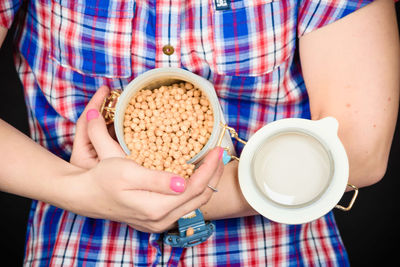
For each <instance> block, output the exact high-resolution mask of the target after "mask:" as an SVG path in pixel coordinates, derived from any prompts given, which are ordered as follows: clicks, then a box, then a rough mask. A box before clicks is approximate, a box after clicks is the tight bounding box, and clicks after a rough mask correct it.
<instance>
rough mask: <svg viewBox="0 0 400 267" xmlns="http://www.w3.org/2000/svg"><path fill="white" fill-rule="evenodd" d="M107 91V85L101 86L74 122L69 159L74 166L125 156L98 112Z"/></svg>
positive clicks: (87, 166) (86, 167) (94, 163)
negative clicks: (72, 141) (73, 137)
mask: <svg viewBox="0 0 400 267" xmlns="http://www.w3.org/2000/svg"><path fill="white" fill-rule="evenodd" d="M109 92H110V90H109V89H108V87H107V86H101V87H100V88H99V89H98V90H97V92H96V93H95V94H94V96H93V97H92V99H91V100H90V102H89V103H88V105H87V106H86V108H85V110H84V111H83V113H82V115H81V116H80V117H79V119H78V121H77V123H76V134H75V139H74V144H73V147H72V155H71V159H70V162H71V163H72V164H74V165H76V166H79V167H81V168H85V169H90V168H92V167H94V166H95V165H96V164H97V163H98V162H99V161H100V160H101V159H104V158H111V157H120V158H123V157H125V153H124V151H123V150H122V148H121V147H120V145H119V144H118V143H117V142H116V141H115V140H114V139H113V138H112V137H111V136H110V134H109V133H108V130H107V126H106V124H105V122H104V120H103V119H102V117H101V116H100V114H99V112H98V110H99V109H100V107H101V105H102V103H103V101H104V99H105V98H106V97H107V95H108V94H109ZM91 120H93V121H92V123H89V121H91ZM95 147H96V149H95Z"/></svg>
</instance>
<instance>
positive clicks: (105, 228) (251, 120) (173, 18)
mask: <svg viewBox="0 0 400 267" xmlns="http://www.w3.org/2000/svg"><path fill="white" fill-rule="evenodd" d="M370 1H371V0H253V1H246V0H230V1H220V0H218V1H217V0H215V1H214V0H202V1H200V0H197V1H195V0H186V1H179V0H159V1H157V4H156V1H155V0H142V1H134V0H96V1H95V0H31V1H30V3H29V6H28V13H27V16H26V20H25V22H24V27H23V32H22V35H21V37H20V39H19V49H20V52H21V53H20V54H18V55H16V57H15V58H16V67H17V70H18V72H19V74H20V77H21V80H22V82H23V84H24V88H25V98H26V103H27V106H28V113H29V117H30V118H29V119H30V120H29V121H30V126H31V137H32V138H33V139H34V140H35V141H37V142H38V143H40V144H41V145H43V146H45V147H47V148H48V149H49V150H50V151H52V152H53V153H55V154H57V155H58V156H60V157H62V158H64V159H67V160H68V158H69V156H70V153H71V147H72V142H73V138H74V125H75V122H76V120H77V119H78V117H79V115H80V114H81V112H82V111H83V109H84V107H85V105H86V104H87V103H88V101H89V99H90V98H91V96H92V95H93V94H94V93H95V91H96V89H97V88H98V87H100V86H101V85H103V84H106V85H108V86H109V87H111V88H113V89H123V88H124V87H125V86H126V85H127V84H128V83H129V82H130V81H131V80H132V79H133V78H135V77H136V76H138V75H139V74H141V73H143V72H145V71H146V70H149V69H152V68H158V67H166V66H173V67H180V68H184V69H187V70H189V71H191V72H193V73H196V74H198V75H200V76H203V77H205V78H206V79H208V80H210V81H211V82H212V83H213V84H214V86H215V89H216V91H217V94H218V96H219V97H220V103H221V105H222V108H223V110H224V112H225V115H226V121H227V123H228V124H229V125H230V126H232V127H234V128H235V129H236V130H237V132H238V133H239V136H240V137H241V138H244V139H248V138H249V137H250V136H251V135H252V134H253V133H254V132H255V131H257V130H258V129H259V128H261V127H262V126H263V125H265V124H266V123H268V122H271V121H274V120H277V119H281V118H287V117H303V118H309V117H310V111H309V102H308V97H307V93H306V87H305V84H304V80H303V78H302V75H301V69H300V64H299V55H298V52H297V51H298V50H297V41H296V40H297V39H298V38H299V37H301V36H302V35H303V34H306V33H308V32H311V31H313V30H315V29H317V28H319V27H322V26H324V25H327V24H329V23H331V22H333V21H335V20H337V19H340V18H342V17H343V16H345V15H347V14H349V13H351V12H353V11H355V10H356V9H358V8H360V7H362V6H364V5H365V4H367V3H368V2H370ZM224 2H226V3H227V4H228V9H221V3H224ZM20 5H21V3H20V1H18V0H1V1H0V25H3V26H5V27H9V26H10V24H11V22H12V18H13V16H14V15H15V13H16V11H17V10H18V8H19V6H20ZM167 44H169V45H171V46H173V48H174V50H175V52H174V53H173V54H172V55H166V54H164V53H163V46H165V45H167ZM235 146H236V149H237V151H238V152H240V151H241V149H242V147H241V146H240V143H239V144H237V143H236V144H235ZM215 224H216V232H215V234H213V235H212V237H211V238H210V239H208V240H207V241H206V242H204V243H202V244H200V245H198V246H195V247H192V248H187V249H181V248H171V247H169V246H166V245H163V244H162V242H159V241H158V240H159V237H160V235H159V234H148V233H143V232H139V231H136V230H135V229H133V228H130V227H128V226H127V225H126V224H122V223H116V222H111V221H107V220H100V219H91V218H85V217H82V216H79V215H76V214H73V213H70V212H67V211H64V210H61V209H58V208H56V207H53V206H50V205H48V204H45V203H42V202H36V201H35V202H34V203H33V205H32V209H31V213H30V219H29V226H28V234H27V245H26V256H25V264H26V265H27V266H48V265H52V266H75V265H79V266H81V265H82V266H87V265H90V266H93V265H95V266H108V265H115V266H120V265H121V266H122V265H123V266H148V265H168V266H176V265H179V266H225V265H232V266H266V265H268V266H293V265H298V266H303V265H307V266H313V265H324V266H346V265H348V259H347V254H346V251H345V248H344V246H343V244H342V241H341V238H340V236H339V233H338V230H337V227H336V224H335V221H334V217H333V215H332V213H329V214H327V215H326V216H324V217H322V218H320V219H318V220H316V221H313V222H311V223H307V224H303V225H284V224H278V223H275V222H272V221H269V220H268V219H267V218H264V217H262V216H251V217H245V218H236V219H228V220H219V221H216V222H215Z"/></svg>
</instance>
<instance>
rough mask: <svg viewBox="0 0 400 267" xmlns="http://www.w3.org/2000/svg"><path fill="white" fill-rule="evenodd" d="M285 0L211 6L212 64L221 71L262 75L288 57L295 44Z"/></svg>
mask: <svg viewBox="0 0 400 267" xmlns="http://www.w3.org/2000/svg"><path fill="white" fill-rule="evenodd" d="M288 2H289V1H287V0H254V1H248V0H231V1H230V9H226V10H218V9H217V8H216V4H215V1H214V9H213V12H212V13H213V16H212V17H213V21H212V24H213V25H212V27H213V48H214V49H213V50H214V56H213V57H212V62H211V64H210V65H211V68H212V69H213V70H214V71H215V72H217V73H218V74H221V75H228V76H261V75H264V74H267V73H270V72H272V71H273V70H274V69H275V68H277V67H278V66H279V65H281V64H282V63H283V62H285V60H287V59H288V58H289V57H290V55H291V53H292V51H293V49H294V47H295V31H294V29H295V23H294V22H293V18H292V19H290V16H289V14H291V12H294V10H292V7H290V6H287V5H288Z"/></svg>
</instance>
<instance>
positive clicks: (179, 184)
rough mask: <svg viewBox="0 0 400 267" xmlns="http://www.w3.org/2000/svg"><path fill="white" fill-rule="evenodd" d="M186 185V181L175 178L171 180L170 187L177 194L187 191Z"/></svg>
mask: <svg viewBox="0 0 400 267" xmlns="http://www.w3.org/2000/svg"><path fill="white" fill-rule="evenodd" d="M185 185H186V181H185V179H183V178H182V177H179V176H174V177H172V178H171V182H170V184H169V187H170V188H171V189H172V190H173V191H175V192H177V193H182V192H183V191H185Z"/></svg>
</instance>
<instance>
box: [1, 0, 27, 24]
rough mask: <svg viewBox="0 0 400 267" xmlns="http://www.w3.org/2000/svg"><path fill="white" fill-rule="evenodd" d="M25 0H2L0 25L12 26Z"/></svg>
mask: <svg viewBox="0 0 400 267" xmlns="http://www.w3.org/2000/svg"><path fill="white" fill-rule="evenodd" d="M22 1H23V0H0V26H2V27H5V28H8V29H9V28H10V27H11V24H12V22H13V19H14V16H15V14H16V13H17V11H18V9H19V7H20V6H21V3H22Z"/></svg>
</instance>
